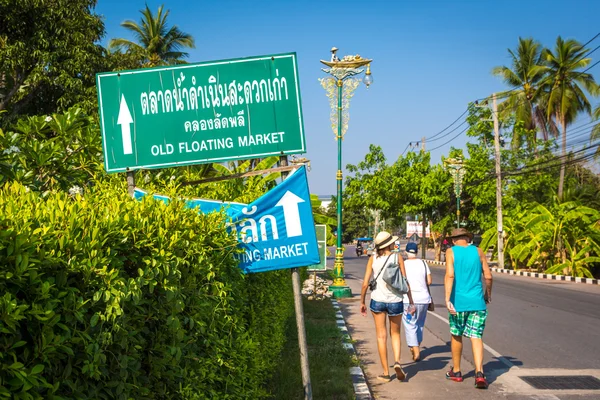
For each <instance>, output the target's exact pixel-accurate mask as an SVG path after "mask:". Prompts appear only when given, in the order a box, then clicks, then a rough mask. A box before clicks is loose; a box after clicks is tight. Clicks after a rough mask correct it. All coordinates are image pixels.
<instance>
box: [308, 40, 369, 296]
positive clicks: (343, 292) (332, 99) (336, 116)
mask: <svg viewBox="0 0 600 400" xmlns="http://www.w3.org/2000/svg"><path fill="white" fill-rule="evenodd" d="M337 50H338V49H337V48H335V47H334V48H332V49H331V60H330V61H324V60H321V63H323V64H325V65H326V66H327V67H329V68H323V69H322V70H323V72H326V73H328V74H329V75H331V76H332V78H321V79H319V81H320V82H321V86H323V88H324V89H325V90H326V91H327V97H328V98H329V104H330V106H331V127H332V129H333V133H334V134H335V138H336V140H337V141H338V169H337V173H336V181H337V240H336V249H335V261H334V267H333V274H334V280H333V285H332V286H330V287H329V289H330V290H331V292H332V293H333V296H334V297H336V298H341V297H351V296H352V291H351V290H350V288H349V287H348V286H347V285H346V280H345V278H344V248H343V244H342V233H343V232H342V230H343V229H342V212H343V207H342V196H343V187H342V179H343V173H342V140H343V138H344V134H345V133H346V130H347V129H348V120H349V114H348V109H349V107H350V99H351V98H352V96H353V95H354V94H353V93H354V91H355V90H356V88H357V87H358V85H359V81H358V79H355V78H352V77H353V76H355V75H359V74H361V73H362V72H363V69H362V67H364V66H366V67H367V71H366V73H365V77H364V80H363V82H364V83H365V85H366V86H367V88H368V87H369V85H370V84H371V83H372V82H373V78H372V77H371V69H370V63H371V61H373V60H370V59H366V58H362V57H361V56H359V55H356V56H345V57H343V58H342V59H341V60H340V59H339V58H338V56H337V55H336V52H337Z"/></svg>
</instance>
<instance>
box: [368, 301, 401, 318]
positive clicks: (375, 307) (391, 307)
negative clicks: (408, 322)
mask: <svg viewBox="0 0 600 400" xmlns="http://www.w3.org/2000/svg"><path fill="white" fill-rule="evenodd" d="M369 308H370V309H371V311H373V312H374V313H379V312H386V313H387V315H388V317H395V316H397V315H402V313H403V312H404V304H403V303H402V302H401V301H400V302H398V303H384V302H381V301H375V300H371V303H370V304H369Z"/></svg>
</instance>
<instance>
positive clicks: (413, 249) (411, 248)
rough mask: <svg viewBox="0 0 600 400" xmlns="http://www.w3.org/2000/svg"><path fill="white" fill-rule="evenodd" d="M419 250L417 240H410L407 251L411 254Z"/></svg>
mask: <svg viewBox="0 0 600 400" xmlns="http://www.w3.org/2000/svg"><path fill="white" fill-rule="evenodd" d="M418 251H419V246H418V245H417V244H416V243H415V242H408V243H407V244H406V252H407V253H411V254H417V253H418Z"/></svg>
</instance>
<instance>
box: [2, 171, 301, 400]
mask: <svg viewBox="0 0 600 400" xmlns="http://www.w3.org/2000/svg"><path fill="white" fill-rule="evenodd" d="M224 218H225V217H224V215H221V214H216V213H215V214H210V215H203V214H198V213H197V212H195V211H193V210H189V209H187V208H185V207H184V204H183V202H178V201H172V202H170V204H169V205H165V204H164V203H162V202H159V201H154V200H152V199H151V198H148V199H144V201H136V200H133V199H131V198H130V197H128V196H127V193H126V191H125V190H124V188H122V187H121V185H116V186H112V185H111V184H110V183H102V182H96V184H95V186H94V187H91V188H89V189H88V191H87V193H86V195H84V196H70V195H68V194H67V193H64V192H52V191H51V192H48V193H46V194H45V195H44V196H43V197H42V196H41V195H40V194H39V193H36V192H34V191H27V190H26V189H25V188H24V187H23V186H21V185H19V184H18V183H12V184H7V185H5V186H4V187H3V188H1V189H0V265H2V268H0V398H4V397H9V398H10V397H12V398H23V399H25V398H28V399H42V398H44V399H45V398H65V399H66V398H79V399H98V398H115V399H128V398H146V399H152V398H157V399H158V398H161V399H162V398H193V397H194V396H197V394H198V393H213V395H214V396H213V397H215V398H261V397H264V396H265V393H264V390H263V389H262V385H263V383H264V382H265V380H266V379H267V378H268V377H269V375H270V373H271V371H272V368H273V367H274V362H275V360H276V359H277V357H278V354H279V351H280V349H281V346H282V344H283V342H284V340H285V337H284V334H283V332H284V325H285V321H286V320H287V318H288V317H289V316H290V313H291V312H292V310H293V308H292V304H293V303H292V297H291V287H290V279H289V272H288V271H282V272H272V273H265V274H261V275H260V276H245V275H243V274H242V273H241V271H240V269H239V268H238V267H237V262H236V260H235V259H234V257H233V254H235V248H236V244H237V241H236V239H235V237H233V236H232V235H229V234H228V233H227V232H226V231H225V227H224V225H225V224H224ZM223 249H226V250H223ZM286 272H287V273H286ZM216 362H218V363H220V365H221V366H220V367H219V368H218V369H215V368H214V365H215V363H216ZM232 377H235V379H234V378H232Z"/></svg>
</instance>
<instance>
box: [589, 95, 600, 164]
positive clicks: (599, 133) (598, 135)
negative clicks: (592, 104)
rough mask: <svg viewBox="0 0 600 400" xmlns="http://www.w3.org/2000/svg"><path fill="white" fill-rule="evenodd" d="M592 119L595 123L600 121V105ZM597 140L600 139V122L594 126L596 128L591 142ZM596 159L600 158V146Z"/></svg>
mask: <svg viewBox="0 0 600 400" xmlns="http://www.w3.org/2000/svg"><path fill="white" fill-rule="evenodd" d="M592 118H593V119H594V121H598V120H600V104H599V105H598V106H597V107H596V109H595V110H594V114H593V115H592ZM596 139H600V122H598V123H596V124H595V125H594V128H593V129H592V136H591V138H590V140H591V141H594V140H596ZM595 157H596V158H598V157H600V145H598V147H596V156H595Z"/></svg>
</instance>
